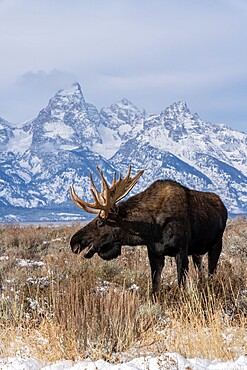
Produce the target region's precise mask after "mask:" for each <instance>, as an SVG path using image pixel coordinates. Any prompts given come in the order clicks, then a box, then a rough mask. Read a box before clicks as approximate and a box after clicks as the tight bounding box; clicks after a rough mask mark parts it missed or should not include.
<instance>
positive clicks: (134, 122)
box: [0, 83, 247, 222]
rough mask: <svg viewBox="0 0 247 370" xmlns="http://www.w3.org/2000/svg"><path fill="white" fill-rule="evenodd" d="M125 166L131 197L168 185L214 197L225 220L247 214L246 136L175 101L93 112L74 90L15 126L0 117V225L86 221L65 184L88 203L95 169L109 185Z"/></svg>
mask: <svg viewBox="0 0 247 370" xmlns="http://www.w3.org/2000/svg"><path fill="white" fill-rule="evenodd" d="M129 164H131V165H132V168H133V174H135V173H136V172H137V171H139V170H141V169H144V170H145V172H144V174H143V176H142V177H141V178H140V180H139V182H138V183H137V185H136V186H135V188H134V189H133V190H132V192H131V194H134V193H135V192H138V191H140V190H142V189H144V188H145V187H147V186H148V185H149V184H151V183H152V182H153V181H154V180H155V179H159V178H171V179H174V180H176V181H178V182H180V183H182V184H183V185H185V186H188V187H190V188H194V189H197V190H203V191H213V192H216V193H217V194H219V195H220V196H221V198H222V199H223V201H224V202H225V204H226V206H227V208H228V211H229V213H230V214H231V215H237V214H247V134H245V133H243V132H238V131H234V130H232V129H231V128H229V127H228V126H226V125H224V124H213V123H210V122H205V121H203V120H202V119H201V118H200V117H199V115H198V114H197V113H191V111H190V110H189V108H188V106H187V104H186V103H185V102H181V101H180V102H176V103H173V104H172V105H171V106H169V107H167V108H166V109H164V110H163V111H162V112H161V113H160V114H155V115H147V114H146V112H145V111H144V110H141V109H138V108H137V107H136V106H135V105H133V104H132V103H131V102H130V101H128V100H127V99H122V100H121V101H119V102H117V103H115V104H112V105H111V106H110V107H108V108H102V109H101V110H100V111H99V110H98V109H97V108H96V107H95V106H94V105H93V104H90V103H87V102H86V101H85V98H84V95H83V92H82V90H81V86H80V84H79V83H75V84H73V85H72V86H71V87H70V88H68V89H66V90H61V91H58V92H57V94H56V95H55V96H54V97H53V98H51V99H50V101H49V103H48V105H47V106H46V107H45V108H44V109H42V110H41V111H40V112H39V114H38V116H37V117H36V118H34V119H32V120H30V121H28V122H25V123H23V124H22V125H18V126H15V125H13V124H12V123H10V122H7V121H6V120H4V119H3V118H0V208H1V212H0V222H15V221H29V222H31V221H38V222H41V221H67V220H83V219H86V218H88V217H89V214H86V213H84V212H83V211H80V210H79V209H78V208H76V206H75V205H74V204H73V203H72V202H71V200H70V197H69V189H70V186H71V184H74V186H75V189H76V191H77V193H78V195H79V196H80V197H82V198H83V199H85V200H92V199H91V198H90V192H89V188H90V181H89V175H90V172H91V173H92V174H93V178H94V180H95V183H96V185H97V186H100V181H99V176H98V172H97V170H96V165H98V166H99V167H100V168H101V169H102V170H103V172H104V175H105V177H106V179H107V181H109V182H111V181H112V176H113V173H114V172H115V171H116V172H117V173H121V174H123V175H124V174H125V173H126V172H127V170H128V166H129Z"/></svg>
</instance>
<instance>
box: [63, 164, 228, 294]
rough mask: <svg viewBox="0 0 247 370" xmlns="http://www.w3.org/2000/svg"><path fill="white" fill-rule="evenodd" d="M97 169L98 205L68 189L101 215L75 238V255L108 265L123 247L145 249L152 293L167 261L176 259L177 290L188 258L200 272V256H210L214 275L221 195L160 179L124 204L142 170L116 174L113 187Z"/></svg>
mask: <svg viewBox="0 0 247 370" xmlns="http://www.w3.org/2000/svg"><path fill="white" fill-rule="evenodd" d="M97 169H98V172H99V175H100V178H101V182H102V189H101V192H99V191H98V190H97V189H96V186H95V184H94V182H93V179H92V174H91V175H90V181H91V186H92V187H91V189H90V191H91V194H92V196H93V199H94V203H88V202H86V201H83V200H82V199H81V198H79V197H78V195H77V194H76V192H75V190H74V187H73V186H72V187H71V189H70V195H71V199H72V201H73V202H74V203H75V204H76V205H77V206H78V207H80V208H82V209H83V210H84V211H86V212H89V213H94V214H96V215H97V216H96V217H95V218H94V219H93V220H92V221H91V222H89V223H88V224H86V225H85V226H84V227H83V228H82V229H81V230H79V231H78V232H76V233H75V234H74V235H73V236H72V238H71V241H70V245H71V249H72V251H73V252H74V253H80V252H81V251H82V250H84V249H86V248H87V250H86V253H85V255H84V257H86V258H92V257H93V255H94V254H95V253H97V254H98V255H99V256H100V257H101V258H103V259H104V260H110V259H113V258H116V257H118V256H119V255H120V254H121V247H122V245H129V246H136V245H146V246H147V250H148V258H149V262H150V266H151V273H152V291H153V293H154V294H155V293H157V292H158V291H159V289H160V283H161V272H162V269H163V267H164V260H165V256H171V257H175V259H176V265H177V277H178V284H179V285H181V284H184V283H185V279H186V274H187V272H188V256H189V255H192V260H193V263H194V265H195V267H197V268H198V269H199V270H201V269H202V255H204V254H206V253H208V273H209V274H210V275H211V274H213V273H214V272H215V269H216V265H217V263H218V259H219V256H220V253H221V249H222V236H223V232H224V229H225V226H226V220H227V210H226V207H225V206H224V204H223V202H222V201H221V199H220V197H219V196H218V195H216V194H214V193H210V192H201V191H196V190H191V189H189V188H187V187H185V186H183V185H181V184H179V183H178V182H176V181H173V180H157V181H155V182H154V183H152V184H151V185H150V186H149V187H148V188H147V189H145V190H144V191H142V192H140V193H138V194H136V195H134V196H132V197H129V198H128V199H126V200H122V199H123V198H124V197H125V196H126V195H127V194H128V193H129V192H130V190H131V189H132V188H133V186H134V185H135V184H136V182H137V181H138V179H139V178H140V176H141V175H142V174H143V172H144V171H143V170H142V171H140V172H138V173H137V174H136V175H135V176H133V177H131V166H130V167H129V170H128V173H127V175H126V176H125V177H124V178H121V176H119V178H118V180H116V174H114V178H113V182H112V184H111V185H110V186H109V185H108V184H107V182H106V180H105V177H104V175H103V173H102V171H101V170H100V169H99V168H98V167H97ZM120 200H122V201H121V202H119V201H120ZM118 202H119V203H118Z"/></svg>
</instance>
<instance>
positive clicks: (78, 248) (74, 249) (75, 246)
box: [71, 244, 81, 254]
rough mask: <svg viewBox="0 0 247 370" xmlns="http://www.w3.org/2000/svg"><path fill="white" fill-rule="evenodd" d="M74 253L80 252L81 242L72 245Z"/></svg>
mask: <svg viewBox="0 0 247 370" xmlns="http://www.w3.org/2000/svg"><path fill="white" fill-rule="evenodd" d="M71 249H72V252H73V253H77V254H78V253H80V251H81V250H80V244H75V245H73V246H72V247H71Z"/></svg>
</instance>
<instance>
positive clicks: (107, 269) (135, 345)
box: [0, 219, 247, 360]
mask: <svg viewBox="0 0 247 370" xmlns="http://www.w3.org/2000/svg"><path fill="white" fill-rule="evenodd" d="M78 228H79V225H74V226H70V227H69V226H67V227H65V226H60V227H53V228H51V227H26V228H21V227H14V226H2V227H1V228H0V236H1V246H0V282H1V296H0V327H1V330H0V333H1V334H0V343H1V345H0V355H1V357H2V356H7V355H13V354H14V353H15V352H16V351H17V350H18V351H20V352H21V354H23V355H32V356H36V357H41V358H46V359H48V360H58V359H61V358H69V359H74V360H76V359H78V358H82V357H86V356H90V357H91V358H92V359H99V358H105V359H111V360H119V359H122V358H124V356H126V357H128V358H129V357H131V356H136V355H137V354H138V355H140V354H141V353H143V354H144V353H145V354H147V353H154V354H156V355H157V354H161V353H164V352H166V351H170V352H179V353H180V354H182V355H184V356H185V357H195V356H198V357H207V358H209V359H212V358H223V359H232V358H236V357H237V356H239V355H242V354H246V353H247V271H246V270H247V269H246V263H247V243H246V242H247V240H246V239H247V233H246V230H247V222H246V220H242V219H241V220H236V221H235V222H231V223H230V224H229V226H228V228H227V231H226V233H225V237H224V252H223V254H222V257H221V260H220V264H219V267H218V273H217V275H216V276H215V277H214V278H213V279H211V280H210V281H208V280H207V279H205V278H204V277H202V276H197V273H196V272H195V271H194V269H193V267H191V269H190V273H189V278H188V283H187V286H186V288H185V289H181V290H179V289H178V288H177V284H176V269H175V263H174V261H173V259H170V258H167V262H166V266H165V269H164V274H163V284H162V289H161V293H160V301H159V303H153V301H152V299H151V297H150V289H149V284H150V271H149V264H148V260H147V253H146V250H145V248H144V247H138V248H130V247H126V248H123V251H122V256H121V257H119V258H118V259H116V260H114V261H110V262H106V261H102V260H101V259H100V258H99V257H97V256H94V257H93V259H92V260H90V261H88V260H85V259H83V256H82V255H79V256H77V255H74V254H73V253H71V251H70V250H69V247H68V244H69V238H70V236H71V235H72V234H73V233H74V232H75V230H78Z"/></svg>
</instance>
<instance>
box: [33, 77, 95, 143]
mask: <svg viewBox="0 0 247 370" xmlns="http://www.w3.org/2000/svg"><path fill="white" fill-rule="evenodd" d="M99 122H100V116H99V112H98V111H97V108H96V107H95V106H93V105H92V104H88V103H87V102H86V101H85V99H84V96H83V94H82V90H81V86H80V84H79V83H74V84H73V85H72V86H71V87H69V88H68V89H64V90H60V91H58V93H57V94H56V95H55V96H54V97H53V98H52V99H50V101H49V103H48V105H47V107H46V108H44V109H42V110H41V111H40V113H39V115H38V117H37V118H36V119H35V120H33V122H32V126H33V141H32V144H33V146H35V147H37V145H38V146H39V145H42V146H44V143H47V142H48V143H49V146H48V148H51V149H52V148H53V147H52V146H51V142H53V143H54V145H55V147H56V148H57V149H61V145H63V146H62V149H72V148H75V147H78V146H80V145H83V144H84V143H87V145H88V146H89V147H90V146H91V145H93V144H94V143H97V142H100V141H101V139H100V136H99V133H98V130H97V127H98V125H99ZM46 147H47V146H46ZM49 150H50V149H49Z"/></svg>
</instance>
